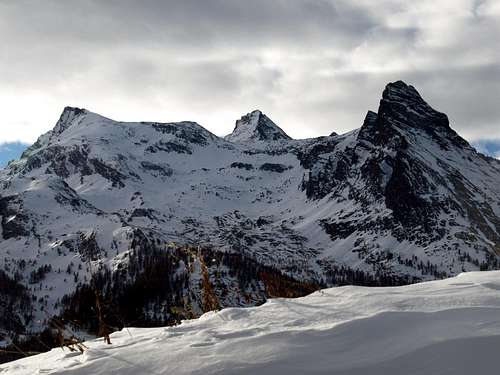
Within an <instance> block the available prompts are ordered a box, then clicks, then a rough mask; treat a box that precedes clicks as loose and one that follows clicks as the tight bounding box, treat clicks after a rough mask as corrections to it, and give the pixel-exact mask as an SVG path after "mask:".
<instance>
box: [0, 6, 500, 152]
mask: <svg viewBox="0 0 500 375" xmlns="http://www.w3.org/2000/svg"><path fill="white" fill-rule="evenodd" d="M499 41H500V1H498V0H419V1H410V0H408V1H406V0H405V1H403V0H378V1H372V0H340V1H339V0H252V1H248V0H241V1H239V0H233V1H228V0H198V1H195V0H179V1H166V0H164V1H149V0H141V1H133V0H115V1H114V0H93V1H92V0H78V1H72V0H59V1H52V0H44V1H27V0H0V44H1V48H0V83H1V85H0V103H1V111H0V127H1V132H0V143H5V142H17V141H20V142H27V143H30V142H33V141H34V140H35V139H36V138H37V136H38V135H40V134H41V133H42V132H44V131H47V130H49V129H51V128H52V127H53V125H54V124H55V122H56V120H57V118H58V117H59V115H60V113H61V111H62V109H63V107H64V106H66V105H71V106H78V107H84V108H87V109H89V110H92V111H94V112H98V113H101V114H103V115H105V116H108V117H111V118H114V119H117V120H154V121H177V120H193V121H197V122H199V123H200V124H202V125H203V126H205V127H206V128H208V129H209V130H211V131H212V132H214V133H216V134H218V135H224V134H227V133H229V132H230V131H231V130H232V128H233V126H234V121H235V120H236V119H237V118H239V117H240V116H241V115H242V114H245V113H247V112H249V111H251V110H253V109H256V108H259V109H261V110H263V111H264V112H265V113H266V114H268V115H269V116H270V117H271V118H272V119H273V120H274V121H275V122H277V123H278V124H279V125H280V126H281V127H282V128H284V129H285V130H286V131H287V132H288V133H289V134H290V135H291V136H293V137H296V138H303V137H312V136H318V135H325V134H329V133H331V132H332V131H336V132H338V133H340V132H345V131H348V130H350V129H353V128H356V127H359V126H360V125H361V123H362V120H363V118H364V115H365V113H366V111H367V110H368V109H376V108H377V106H378V101H379V99H380V96H381V92H382V90H383V88H384V86H385V84H386V83H387V82H389V81H394V80H398V79H402V80H404V81H406V82H407V83H410V84H413V85H414V86H415V87H416V88H417V89H418V90H419V91H420V93H421V94H422V96H423V97H424V98H425V99H426V100H427V101H428V102H429V103H430V104H431V105H432V106H434V107H435V108H436V109H438V110H441V111H443V112H445V113H447V114H448V116H449V117H450V119H451V121H452V126H453V127H454V128H455V129H456V130H458V131H459V132H460V133H461V134H462V135H463V136H464V137H466V138H467V139H469V140H473V141H474V140H478V139H488V140H490V141H493V142H494V140H495V139H500V121H499V119H500V105H499V104H500V48H499Z"/></svg>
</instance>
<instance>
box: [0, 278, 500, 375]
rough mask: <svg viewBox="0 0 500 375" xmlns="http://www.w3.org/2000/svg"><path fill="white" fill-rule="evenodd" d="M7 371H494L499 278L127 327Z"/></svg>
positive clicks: (1, 370)
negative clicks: (108, 338) (74, 349)
mask: <svg viewBox="0 0 500 375" xmlns="http://www.w3.org/2000/svg"><path fill="white" fill-rule="evenodd" d="M111 339H112V345H106V344H105V343H103V342H102V341H101V340H94V341H90V342H88V343H86V345H88V347H89V349H88V350H87V351H86V352H85V353H84V354H75V353H69V352H67V351H64V350H61V349H53V350H52V351H50V352H48V353H45V354H41V355H38V356H34V357H29V358H26V359H23V360H19V361H16V362H11V363H9V364H4V365H1V366H0V374H9V375H22V374H34V373H37V374H62V373H64V374H75V375H76V374H122V375H126V374H134V375H135V374H205V375H206V374H256V373H258V374H342V375H347V374H349V375H355V374H367V373H369V374H372V375H373V374H385V375H387V374H402V373H404V374H413V375H415V374H453V375H457V374H470V373H483V374H493V373H497V372H498V348H499V347H500V272H499V271H490V272H471V273H464V274H461V275H459V276H457V277H454V278H450V279H446V280H441V281H432V282H426V283H421V284H415V285H410V286H403V287H379V288H368V287H356V286H345V287H339V288H332V289H326V290H322V291H318V292H315V293H313V294H311V295H309V296H307V297H303V298H297V299H272V300H269V301H268V302H266V303H265V304H264V305H262V306H259V307H253V308H227V309H224V310H221V311H219V312H210V313H206V314H204V315H203V316H202V317H201V318H199V319H196V320H187V321H184V322H183V323H182V324H181V325H179V326H176V327H168V328H142V329H138V328H137V329H134V328H129V329H124V330H122V331H120V332H116V333H114V334H113V335H112V336H111Z"/></svg>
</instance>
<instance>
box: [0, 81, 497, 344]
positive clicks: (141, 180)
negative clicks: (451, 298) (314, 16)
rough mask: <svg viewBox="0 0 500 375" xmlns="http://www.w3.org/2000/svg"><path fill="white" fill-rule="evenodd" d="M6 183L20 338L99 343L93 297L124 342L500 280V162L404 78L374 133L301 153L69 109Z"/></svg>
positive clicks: (8, 291)
mask: <svg viewBox="0 0 500 375" xmlns="http://www.w3.org/2000/svg"><path fill="white" fill-rule="evenodd" d="M332 130H334V129H332ZM0 181H1V185H0V216H1V226H0V236H1V238H2V240H1V242H0V278H2V279H3V280H5V282H3V283H2V286H0V298H1V299H2V302H3V304H2V305H1V306H2V307H0V309H1V311H0V313H2V314H0V316H1V317H0V327H1V328H2V329H3V330H4V331H6V332H17V333H29V332H41V331H43V330H44V329H46V328H47V327H49V326H50V324H51V323H50V321H51V318H52V317H53V316H62V317H66V318H68V319H69V318H71V319H73V320H79V321H80V322H83V323H81V324H82V325H83V327H84V328H85V329H90V330H96V327H95V309H94V307H93V306H94V304H95V295H94V290H95V289H96V288H97V289H98V290H99V293H101V294H102V299H103V300H104V301H107V306H110V307H109V314H108V318H107V319H109V320H110V321H112V325H113V326H115V327H119V326H123V325H126V324H134V325H137V324H139V325H152V324H153V325H156V324H158V325H159V324H166V323H172V322H177V321H179V320H180V319H182V318H186V317H195V316H199V315H201V314H202V313H203V312H205V311H208V310H211V309H213V308H217V307H227V306H248V305H255V304H259V303H262V302H263V301H265V299H266V298H267V297H270V296H295V295H303V294H305V293H307V292H310V291H312V290H315V289H317V288H318V287H320V286H332V285H339V284H361V285H394V284H405V283H410V282H414V281H419V280H429V279H434V278H441V277H445V276H451V275H456V274H458V273H460V272H462V271H471V270H479V269H483V270H486V269H497V268H499V254H500V162H499V161H498V160H496V159H493V158H489V157H487V156H484V155H482V154H479V153H477V152H476V151H475V150H474V149H473V148H472V147H471V146H469V144H468V143H467V142H466V141H465V140H464V139H462V138H461V137H460V136H459V135H457V133H456V132H455V131H453V130H452V128H451V127H450V125H449V123H448V119H447V117H446V115H444V114H442V113H440V112H437V111H435V110H434V109H432V108H431V107H430V106H429V105H428V104H427V103H426V102H425V101H424V100H423V99H422V98H421V97H420V95H419V94H418V92H417V91H416V90H415V89H414V88H413V87H412V86H408V85H406V84H405V83H403V82H401V81H398V82H394V83H391V84H389V85H387V87H386V88H385V90H384V92H383V95H382V99H381V101H380V107H379V110H378V113H375V112H371V111H370V112H368V114H367V115H366V118H365V121H364V123H363V125H362V126H361V128H360V129H358V130H354V131H351V132H349V133H347V134H343V135H336V134H335V133H332V135H330V136H326V137H320V138H315V139H305V140H293V139H291V138H290V137H289V136H287V135H286V134H285V132H284V131H283V130H282V129H280V128H279V127H278V126H277V125H276V124H274V123H273V122H272V121H271V120H270V119H269V118H268V117H267V116H265V115H264V114H262V112H260V111H253V112H251V113H249V114H247V115H245V116H243V117H242V118H241V119H240V120H238V121H237V122H236V127H235V129H234V132H233V133H232V134H230V135H228V136H226V137H225V138H219V137H217V136H215V135H214V134H212V133H210V132H209V131H207V130H206V129H204V128H203V127H201V126H200V125H198V124H196V123H193V122H180V123H152V122H142V123H130V122H117V121H113V120H111V119H108V118H105V117H103V116H100V115H98V114H95V113H92V112H90V111H87V110H85V109H78V108H69V107H68V108H65V109H64V111H63V113H62V115H61V118H60V119H59V121H58V122H57V124H56V126H55V127H54V129H53V130H52V131H49V132H48V133H46V134H44V135H42V136H41V137H40V138H39V139H38V140H37V142H36V143H35V144H34V145H33V146H31V147H30V148H29V149H28V150H27V151H26V152H25V153H24V154H23V155H22V157H21V158H20V159H19V160H17V161H15V162H12V163H10V164H9V165H8V167H7V168H5V169H3V170H1V171H0ZM15 288H17V289H18V291H17V292H16V293H12V291H13V290H14V289H15ZM113 316H115V317H117V316H120V318H119V319H118V318H113ZM93 322H94V323H93ZM8 337H9V339H8V340H6V341H9V340H10V339H11V336H8Z"/></svg>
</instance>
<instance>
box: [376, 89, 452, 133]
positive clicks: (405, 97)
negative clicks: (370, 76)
mask: <svg viewBox="0 0 500 375" xmlns="http://www.w3.org/2000/svg"><path fill="white" fill-rule="evenodd" d="M378 116H379V117H380V120H381V121H382V122H386V121H388V122H391V123H393V124H395V125H398V124H399V125H400V126H406V127H414V128H420V129H436V128H449V127H450V125H449V121H448V117H447V116H446V115H445V114H444V113H441V112H438V111H436V110H435V109H433V108H432V107H431V106H430V105H429V104H427V102H426V101H425V100H424V99H422V97H421V96H420V94H419V93H418V91H417V90H416V89H415V88H414V87H413V86H411V85H407V84H406V83H404V82H403V81H396V82H391V83H389V84H388V85H387V86H386V87H385V89H384V92H383V93H382V100H381V101H380V107H379V110H378Z"/></svg>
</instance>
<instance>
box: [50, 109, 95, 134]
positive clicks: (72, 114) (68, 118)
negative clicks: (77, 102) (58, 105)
mask: <svg viewBox="0 0 500 375" xmlns="http://www.w3.org/2000/svg"><path fill="white" fill-rule="evenodd" d="M87 113H88V111H87V110H86V109H84V108H77V107H64V109H63V111H62V113H61V116H60V117H59V120H58V121H57V123H56V126H55V127H54V130H53V134H55V135H59V134H61V133H62V132H63V131H65V130H66V129H67V128H69V127H70V126H71V124H72V123H73V121H74V120H75V119H76V118H78V117H80V116H82V115H85V114H87Z"/></svg>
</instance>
